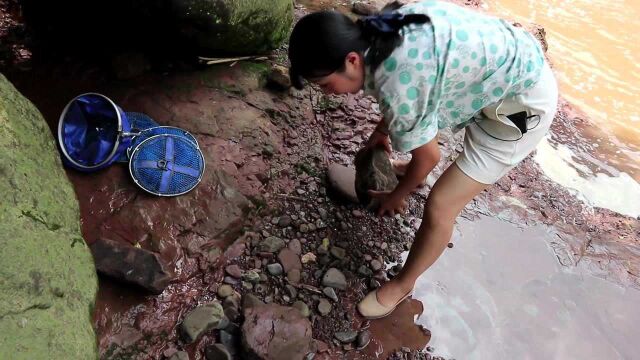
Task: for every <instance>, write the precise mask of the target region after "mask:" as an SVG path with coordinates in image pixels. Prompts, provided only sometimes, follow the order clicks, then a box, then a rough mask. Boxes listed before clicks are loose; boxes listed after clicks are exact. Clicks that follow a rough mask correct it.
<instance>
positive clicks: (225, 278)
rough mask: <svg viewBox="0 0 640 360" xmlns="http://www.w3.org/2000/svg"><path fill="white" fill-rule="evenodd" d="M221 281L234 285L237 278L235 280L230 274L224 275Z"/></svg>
mask: <svg viewBox="0 0 640 360" xmlns="http://www.w3.org/2000/svg"><path fill="white" fill-rule="evenodd" d="M222 281H223V282H224V283H225V284H229V285H235V284H237V283H238V280H236V279H235V278H232V277H231V276H225V277H224V279H223V280H222Z"/></svg>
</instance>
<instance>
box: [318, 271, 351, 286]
mask: <svg viewBox="0 0 640 360" xmlns="http://www.w3.org/2000/svg"><path fill="white" fill-rule="evenodd" d="M322 285H324V286H328V287H332V288H334V289H339V290H345V289H346V288H347V279H346V277H345V276H344V274H343V273H342V272H341V271H340V270H338V269H336V268H330V269H329V270H327V272H326V273H325V274H324V276H323V277H322Z"/></svg>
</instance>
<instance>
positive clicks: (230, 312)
mask: <svg viewBox="0 0 640 360" xmlns="http://www.w3.org/2000/svg"><path fill="white" fill-rule="evenodd" d="M224 315H225V316H226V317H227V319H229V321H231V322H238V321H239V320H240V312H239V311H238V309H236V308H234V307H231V306H230V307H227V308H225V309H224Z"/></svg>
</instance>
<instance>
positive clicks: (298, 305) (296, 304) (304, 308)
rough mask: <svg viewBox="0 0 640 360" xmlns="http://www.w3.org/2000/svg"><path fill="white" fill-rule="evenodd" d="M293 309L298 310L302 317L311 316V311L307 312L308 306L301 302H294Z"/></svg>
mask: <svg viewBox="0 0 640 360" xmlns="http://www.w3.org/2000/svg"><path fill="white" fill-rule="evenodd" d="M292 307H293V308H295V309H298V311H300V313H301V314H302V316H304V317H309V315H311V311H309V306H308V305H307V304H305V303H304V302H302V301H296V302H294V303H293V305H292Z"/></svg>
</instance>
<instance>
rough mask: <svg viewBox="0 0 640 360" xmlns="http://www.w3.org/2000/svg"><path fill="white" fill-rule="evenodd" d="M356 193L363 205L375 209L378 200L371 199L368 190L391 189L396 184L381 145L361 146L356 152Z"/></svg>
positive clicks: (386, 155)
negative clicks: (372, 146) (373, 146)
mask: <svg viewBox="0 0 640 360" xmlns="http://www.w3.org/2000/svg"><path fill="white" fill-rule="evenodd" d="M355 164H356V194H358V199H359V200H360V203H362V204H363V205H364V206H365V207H367V208H369V209H375V208H377V207H378V205H379V204H378V201H372V200H373V199H371V197H370V196H369V190H376V191H385V190H388V191H392V190H393V189H395V187H396V185H398V179H397V178H396V174H395V172H394V171H393V167H392V166H391V162H390V161H389V154H388V153H387V152H386V151H385V150H384V148H383V147H380V146H379V147H375V148H363V149H361V150H360V151H358V153H357V154H356V159H355Z"/></svg>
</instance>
